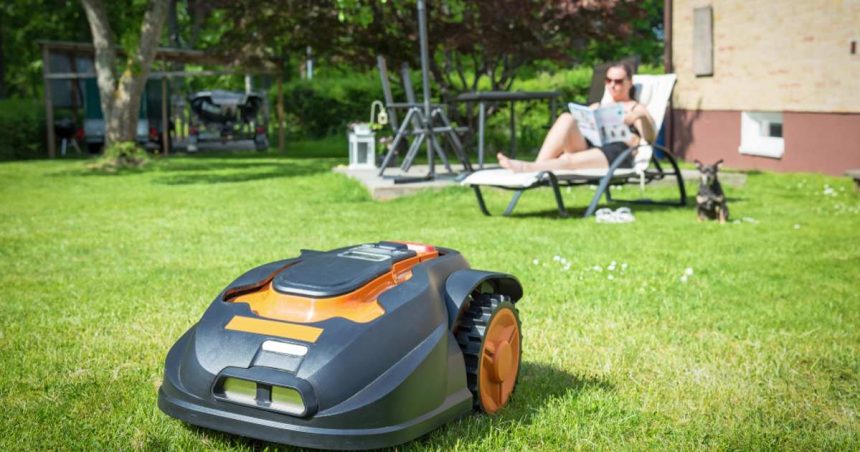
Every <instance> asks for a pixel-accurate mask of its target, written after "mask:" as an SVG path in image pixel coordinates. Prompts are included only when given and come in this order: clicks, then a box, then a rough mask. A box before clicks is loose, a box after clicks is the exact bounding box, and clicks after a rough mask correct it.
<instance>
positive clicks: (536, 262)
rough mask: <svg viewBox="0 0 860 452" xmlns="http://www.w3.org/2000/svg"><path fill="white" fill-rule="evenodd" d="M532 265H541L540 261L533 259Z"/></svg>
mask: <svg viewBox="0 0 860 452" xmlns="http://www.w3.org/2000/svg"><path fill="white" fill-rule="evenodd" d="M532 264H535V265H538V264H540V261H539V260H537V259H532Z"/></svg>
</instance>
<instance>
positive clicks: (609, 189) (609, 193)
mask: <svg viewBox="0 0 860 452" xmlns="http://www.w3.org/2000/svg"><path fill="white" fill-rule="evenodd" d="M606 202H612V186H610V185H607V186H606Z"/></svg>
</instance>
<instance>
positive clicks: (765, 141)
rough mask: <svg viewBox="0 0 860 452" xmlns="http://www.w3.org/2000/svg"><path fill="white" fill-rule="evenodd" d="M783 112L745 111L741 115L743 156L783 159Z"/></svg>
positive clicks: (739, 149) (741, 151)
mask: <svg viewBox="0 0 860 452" xmlns="http://www.w3.org/2000/svg"><path fill="white" fill-rule="evenodd" d="M782 133H783V127H782V112H770V111H745V112H742V113H741V146H740V148H738V151H739V152H740V153H741V154H747V155H757V156H761V157H771V158H777V159H778V158H782V154H783V153H784V152H785V141H784V140H783V137H782Z"/></svg>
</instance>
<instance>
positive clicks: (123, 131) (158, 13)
mask: <svg viewBox="0 0 860 452" xmlns="http://www.w3.org/2000/svg"><path fill="white" fill-rule="evenodd" d="M81 3H82V4H83V6H84V11H85V12H86V15H87V20H88V21H89V24H90V31H91V32H92V36H93V45H94V47H95V52H96V56H95V66H96V76H97V80H98V86H99V96H100V98H101V106H102V112H103V114H104V120H105V149H108V148H109V147H110V146H111V144H114V143H121V142H134V140H135V138H136V135H137V121H138V112H139V111H140V99H141V94H142V93H143V88H144V87H145V86H146V79H147V77H148V76H149V69H150V66H151V65H152V60H153V57H154V56H155V50H156V48H157V46H158V42H159V40H160V39H161V30H162V28H163V26H164V21H165V18H166V16H167V6H168V3H169V0H150V2H149V6H148V7H147V9H146V13H145V14H144V16H143V23H142V24H141V26H140V40H139V45H138V48H137V49H136V50H135V51H134V52H132V53H131V54H130V55H129V57H128V60H127V61H126V63H125V68H124V70H123V72H122V75H120V77H119V79H117V72H116V71H117V65H116V47H115V46H114V40H113V35H112V32H111V28H110V24H109V23H108V18H107V10H106V9H105V6H104V4H103V3H102V1H101V0H81Z"/></svg>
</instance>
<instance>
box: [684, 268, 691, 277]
mask: <svg viewBox="0 0 860 452" xmlns="http://www.w3.org/2000/svg"><path fill="white" fill-rule="evenodd" d="M684 276H693V269H692V268H690V267H687V268H685V269H684Z"/></svg>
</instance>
